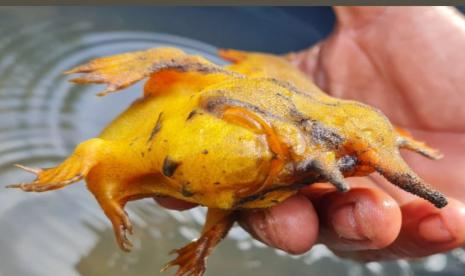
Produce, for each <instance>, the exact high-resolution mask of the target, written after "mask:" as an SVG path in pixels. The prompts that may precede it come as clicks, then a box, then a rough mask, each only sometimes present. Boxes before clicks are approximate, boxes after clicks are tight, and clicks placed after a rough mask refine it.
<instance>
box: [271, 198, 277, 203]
mask: <svg viewBox="0 0 465 276" xmlns="http://www.w3.org/2000/svg"><path fill="white" fill-rule="evenodd" d="M271 202H273V203H274V204H278V203H279V200H276V199H272V200H271Z"/></svg>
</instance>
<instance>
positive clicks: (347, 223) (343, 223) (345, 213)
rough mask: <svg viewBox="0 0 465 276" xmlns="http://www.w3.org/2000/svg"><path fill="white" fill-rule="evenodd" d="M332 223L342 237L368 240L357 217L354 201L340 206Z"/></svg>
mask: <svg viewBox="0 0 465 276" xmlns="http://www.w3.org/2000/svg"><path fill="white" fill-rule="evenodd" d="M331 223H332V225H333V228H334V231H336V233H337V234H338V236H339V237H341V238H344V239H347V240H353V241H362V240H367V238H366V237H365V235H363V233H362V231H361V230H360V227H359V225H358V223H357V220H356V218H355V204H354V203H351V204H347V205H343V206H341V207H339V208H338V209H337V210H336V211H335V212H334V215H333V218H332V221H331Z"/></svg>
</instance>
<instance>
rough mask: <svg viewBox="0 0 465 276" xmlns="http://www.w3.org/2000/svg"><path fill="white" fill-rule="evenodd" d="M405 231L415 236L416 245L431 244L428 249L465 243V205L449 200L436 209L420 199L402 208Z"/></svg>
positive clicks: (452, 246) (451, 246)
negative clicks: (445, 204)
mask: <svg viewBox="0 0 465 276" xmlns="http://www.w3.org/2000/svg"><path fill="white" fill-rule="evenodd" d="M403 211H404V214H405V216H406V218H405V225H406V229H405V230H406V231H407V233H408V234H409V235H415V234H417V236H418V237H417V241H418V243H420V244H422V243H432V244H431V245H430V248H433V247H438V248H440V247H444V248H454V247H456V246H458V245H462V244H464V243H465V204H463V203H462V202H460V201H458V200H455V199H453V198H450V199H449V204H448V205H447V206H446V207H444V208H442V209H437V208H435V207H434V206H432V205H431V204H429V203H428V202H425V201H423V200H421V199H418V200H417V201H415V202H413V203H411V204H408V205H406V206H405V207H404V208H403Z"/></svg>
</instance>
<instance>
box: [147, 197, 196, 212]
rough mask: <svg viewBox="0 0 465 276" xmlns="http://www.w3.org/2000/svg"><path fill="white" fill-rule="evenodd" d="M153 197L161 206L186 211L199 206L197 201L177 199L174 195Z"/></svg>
mask: <svg viewBox="0 0 465 276" xmlns="http://www.w3.org/2000/svg"><path fill="white" fill-rule="evenodd" d="M153 199H155V201H156V202H157V203H158V204H160V206H162V207H164V208H167V209H171V210H178V211H184V210H187V209H191V208H193V207H195V206H197V204H195V203H191V202H187V201H183V200H179V199H175V198H172V197H154V198H153Z"/></svg>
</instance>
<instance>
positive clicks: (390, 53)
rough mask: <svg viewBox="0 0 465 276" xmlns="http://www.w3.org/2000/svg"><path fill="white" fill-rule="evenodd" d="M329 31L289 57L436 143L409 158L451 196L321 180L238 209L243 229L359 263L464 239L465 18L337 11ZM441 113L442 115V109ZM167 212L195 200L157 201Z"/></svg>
mask: <svg viewBox="0 0 465 276" xmlns="http://www.w3.org/2000/svg"><path fill="white" fill-rule="evenodd" d="M335 10H336V13H337V16H338V25H337V27H336V29H335V31H334V32H333V34H332V35H331V36H330V37H329V38H328V39H326V40H325V41H323V42H321V43H319V44H318V45H316V46H315V47H313V48H312V49H310V50H304V51H302V52H300V53H297V54H294V55H290V59H291V61H292V62H293V63H295V64H296V66H299V68H301V69H302V70H303V71H304V72H306V73H307V74H308V75H309V76H310V77H311V78H313V79H314V81H315V82H316V83H317V84H318V85H319V86H320V87H321V88H322V89H323V90H324V91H326V92H328V93H330V94H331V95H333V96H336V97H341V98H348V99H355V100H358V101H361V102H365V103H368V104H370V105H372V106H375V107H377V108H379V109H381V110H382V111H383V112H384V113H385V114H386V115H387V116H388V117H389V118H390V119H391V121H392V122H393V123H394V124H396V125H397V126H400V127H403V128H405V129H407V130H409V131H410V132H411V133H412V134H413V135H414V137H415V138H417V139H419V140H423V141H425V142H427V143H428V144H429V145H430V146H432V147H436V148H438V149H440V150H441V151H442V152H443V153H444V154H445V156H446V157H445V158H444V159H443V160H441V161H430V160H427V159H423V158H422V157H421V156H420V157H419V156H417V155H413V154H408V153H406V154H405V155H404V156H405V158H406V159H407V161H409V164H410V165H411V166H412V168H413V169H414V170H415V171H416V172H417V173H418V174H419V175H420V176H422V177H423V178H424V179H425V180H426V181H427V182H429V183H431V184H432V185H433V186H435V187H436V188H437V189H438V190H440V191H442V192H444V193H445V194H447V195H448V196H449V205H448V206H447V207H445V208H443V209H440V210H439V209H436V208H435V207H434V206H432V205H431V204H430V203H428V202H426V201H425V200H423V199H419V198H416V197H414V196H412V195H410V194H408V193H406V192H404V191H401V190H399V189H397V188H396V187H394V186H393V185H392V184H390V183H388V182H386V181H385V180H384V179H382V178H381V177H379V176H376V175H375V176H370V177H365V178H350V179H349V183H350V184H351V186H352V189H351V190H350V191H349V192H347V193H339V192H337V191H335V190H334V188H333V187H332V186H330V185H325V184H316V185H312V186H310V187H309V188H306V189H304V190H302V191H301V193H300V194H299V195H296V196H294V197H291V198H289V199H288V200H286V201H284V202H283V203H281V204H280V205H278V206H275V207H272V208H270V209H267V210H263V211H252V212H250V211H247V212H243V213H242V214H241V220H240V223H241V225H242V226H243V227H244V228H245V229H246V230H247V231H249V232H250V233H251V234H252V235H253V236H254V237H256V238H257V239H259V240H261V241H263V242H265V243H266V244H268V245H270V246H273V247H277V248H280V249H282V250H284V251H287V252H289V253H294V254H300V253H304V252H306V251H308V250H309V249H310V248H311V247H312V245H313V244H315V243H316V242H322V243H324V244H326V245H327V246H328V247H329V248H331V249H332V250H333V251H334V252H335V253H336V254H338V255H341V256H346V257H352V258H358V259H363V260H380V259H393V258H405V257H420V256H426V255H430V254H434V253H437V252H441V251H446V250H450V249H452V248H456V247H458V246H461V245H463V244H464V243H465V206H464V204H463V203H462V202H465V189H460V188H461V187H465V185H464V184H463V183H462V182H461V181H463V180H462V179H464V178H465V123H464V122H463V119H465V109H464V108H462V106H463V104H465V100H464V99H462V97H461V95H460V91H461V90H462V89H463V88H462V87H465V77H464V76H463V72H464V71H465V70H463V69H465V68H463V66H464V65H463V64H465V52H463V48H464V46H465V21H464V20H463V18H462V17H461V16H459V15H457V14H454V12H453V11H452V10H451V9H447V8H429V7H424V8H423V7H420V8H336V9H335ZM438 111H440V112H438ZM157 200H158V201H159V203H160V204H161V205H163V206H165V207H168V208H171V209H178V210H182V209H186V208H190V207H192V206H193V205H191V204H190V203H185V202H180V201H176V200H172V199H157Z"/></svg>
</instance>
